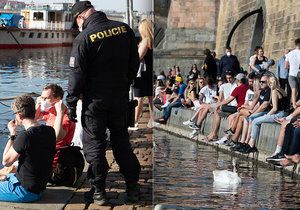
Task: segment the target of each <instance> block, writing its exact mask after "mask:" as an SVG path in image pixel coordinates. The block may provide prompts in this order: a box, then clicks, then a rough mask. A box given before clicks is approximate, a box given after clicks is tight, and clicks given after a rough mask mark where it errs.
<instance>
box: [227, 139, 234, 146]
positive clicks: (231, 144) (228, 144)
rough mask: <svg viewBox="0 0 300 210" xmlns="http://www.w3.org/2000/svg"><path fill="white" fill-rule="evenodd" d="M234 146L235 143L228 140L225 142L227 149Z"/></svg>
mask: <svg viewBox="0 0 300 210" xmlns="http://www.w3.org/2000/svg"><path fill="white" fill-rule="evenodd" d="M235 144H236V143H235V142H234V141H232V140H228V141H227V142H226V144H225V146H227V147H233V146H234V145H235Z"/></svg>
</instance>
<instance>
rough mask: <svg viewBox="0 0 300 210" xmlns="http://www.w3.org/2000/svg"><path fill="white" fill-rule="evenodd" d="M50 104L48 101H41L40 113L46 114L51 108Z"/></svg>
mask: <svg viewBox="0 0 300 210" xmlns="http://www.w3.org/2000/svg"><path fill="white" fill-rule="evenodd" d="M52 107H53V106H52V104H51V103H50V102H48V101H42V102H41V107H40V109H41V112H48V111H49V110H50V109H51V108H52Z"/></svg>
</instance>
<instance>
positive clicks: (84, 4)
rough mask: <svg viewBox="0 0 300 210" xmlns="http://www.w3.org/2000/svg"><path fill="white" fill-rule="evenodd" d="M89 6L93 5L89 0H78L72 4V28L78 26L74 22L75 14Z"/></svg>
mask: <svg viewBox="0 0 300 210" xmlns="http://www.w3.org/2000/svg"><path fill="white" fill-rule="evenodd" d="M91 7H93V5H92V4H91V2H90V1H78V2H76V3H75V4H74V5H73V6H72V10H71V13H72V16H73V24H72V28H78V25H77V23H76V18H77V16H78V15H79V14H80V13H82V12H83V11H85V10H86V9H89V8H91Z"/></svg>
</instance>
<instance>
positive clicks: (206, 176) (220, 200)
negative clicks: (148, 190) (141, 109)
mask: <svg viewBox="0 0 300 210" xmlns="http://www.w3.org/2000/svg"><path fill="white" fill-rule="evenodd" d="M153 139H154V141H155V147H154V186H153V196H154V204H156V205H159V204H160V205H162V206H165V207H167V209H190V208H193V209H300V180H299V179H298V180H296V179H292V178H291V177H290V176H288V175H285V174H282V173H281V172H280V171H274V170H271V169H268V168H264V167H261V166H258V165H257V164H254V163H253V162H249V161H245V160H240V159H236V163H237V168H236V170H237V173H238V175H239V177H241V180H242V184H241V185H230V186H227V185H220V184H219V185H217V184H216V183H215V182H214V177H213V171H214V170H228V171H233V158H232V157H231V156H230V155H228V154H224V153H222V152H219V151H218V150H216V149H214V148H212V147H210V146H206V145H202V144H199V143H196V142H192V141H190V140H188V139H185V138H180V137H178V136H173V135H170V134H168V133H166V132H162V131H157V130H155V132H154V136H153Z"/></svg>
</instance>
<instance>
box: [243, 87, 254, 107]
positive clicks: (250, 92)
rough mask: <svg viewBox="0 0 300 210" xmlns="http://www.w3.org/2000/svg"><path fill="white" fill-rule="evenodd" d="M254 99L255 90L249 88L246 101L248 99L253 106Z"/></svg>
mask: <svg viewBox="0 0 300 210" xmlns="http://www.w3.org/2000/svg"><path fill="white" fill-rule="evenodd" d="M253 99H254V92H253V90H250V89H248V90H247V92H246V96H245V101H248V104H249V105H250V106H251V105H252V102H253Z"/></svg>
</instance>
